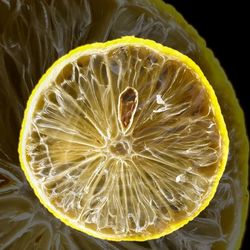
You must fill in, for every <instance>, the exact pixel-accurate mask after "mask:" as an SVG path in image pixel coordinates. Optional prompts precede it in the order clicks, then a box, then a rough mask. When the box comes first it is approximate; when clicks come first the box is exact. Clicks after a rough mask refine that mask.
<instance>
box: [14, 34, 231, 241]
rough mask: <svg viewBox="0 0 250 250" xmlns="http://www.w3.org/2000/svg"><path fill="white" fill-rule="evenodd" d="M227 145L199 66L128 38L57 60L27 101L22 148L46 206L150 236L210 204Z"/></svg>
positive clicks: (77, 219) (126, 233) (117, 232)
mask: <svg viewBox="0 0 250 250" xmlns="http://www.w3.org/2000/svg"><path fill="white" fill-rule="evenodd" d="M228 146H229V140H228V135H227V130H226V125H225V123H224V120H223V116H222V114H221V111H220V107H219V104H218V101H217V98H216V96H215V93H214V91H213V89H212V87H211V86H210V84H209V83H208V81H207V80H206V78H205V76H204V75H203V73H202V71H201V70H200V68H199V67H198V66H197V65H196V64H195V63H194V62H193V61H192V60H191V59H189V58H188V57H187V56H185V55H183V54H181V53H180V52H178V51H176V50H173V49H171V48H168V47H164V46H162V45H161V44H157V43H156V42H154V41H151V40H146V39H141V38H135V37H130V36H128V37H123V38H121V39H116V40H113V41H108V42H106V43H94V44H89V45H85V46H81V47H79V48H77V49H75V50H73V51H71V52H70V53H69V54H67V55H65V56H63V57H62V58H60V59H59V60H58V61H56V62H55V63H54V64H53V65H52V66H51V67H50V69H49V70H48V71H47V72H46V73H45V74H44V76H43V77H42V78H41V80H40V81H39V83H38V85H37V86H36V87H35V89H34V90H33V92H32V94H31V96H30V98H29V100H28V104H27V108H26V111H25V115H24V119H23V124H22V130H21V135H20V143H19V154H20V162H21V166H22V169H23V171H24V172H25V175H26V177H27V179H28V181H29V182H30V184H31V186H32V187H33V189H34V191H35V193H36V195H37V196H38V198H39V199H40V201H41V203H43V204H44V206H45V207H47V208H48V210H49V211H50V212H51V213H53V214H54V215H55V216H56V217H57V218H59V219H60V220H62V221H63V222H65V223H66V224H67V225H69V226H71V227H73V228H75V229H78V230H80V231H83V232H86V233H88V234H90V235H93V236H96V237H99V238H102V239H109V240H114V241H120V240H125V241H131V240H135V241H144V240H149V239H154V238H158V237H160V236H163V235H166V234H169V233H171V232H173V231H175V230H177V229H178V228H180V227H182V226H183V225H184V224H186V223H187V222H188V221H190V220H192V219H193V218H194V217H196V216H197V215H198V214H199V213H200V212H201V211H202V210H203V209H204V208H205V207H206V206H207V205H208V203H209V202H210V200H211V199H212V198H213V196H214V194H215V191H216V188H217V186H218V183H219V180H220V178H221V176H222V174H223V171H224V169H225V165H226V162H227V156H228Z"/></svg>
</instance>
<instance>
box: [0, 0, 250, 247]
mask: <svg viewBox="0 0 250 250" xmlns="http://www.w3.org/2000/svg"><path fill="white" fill-rule="evenodd" d="M172 3H173V5H174V6H171V5H169V4H164V3H163V1H162V0H129V1H128V0H119V1H117V0H102V1H100V0H91V1H90V0H85V1H78V0H72V1H67V0H65V1H46V0H41V1H22V0H21V1H18V2H17V1H1V0H0V44H1V46H0V65H1V67H0V68H1V70H0V79H1V81H0V86H1V90H0V117H1V119H0V131H2V132H0V203H1V204H0V210H1V212H0V225H1V227H0V249H9V250H16V249H35V248H38V249H60V250H61V249H81V250H83V249H84V250H85V249H86V250H89V249H95V250H103V249H110V250H117V249H120V250H125V249H126V250H131V249H137V250H156V249H157V250H158V249H187V250H193V249H197V250H211V249H213V250H229V249H230V250H232V249H240V247H241V239H242V237H243V234H244V229H245V225H246V217H247V208H248V200H249V199H248V189H247V186H248V166H249V161H248V157H249V145H248V139H247V135H246V128H245V124H244V114H243V112H242V110H241V107H240V105H239V102H238V100H237V97H236V95H235V93H234V90H233V88H232V85H231V83H230V81H229V80H228V77H227V76H226V74H225V71H224V70H223V68H222V67H221V65H220V63H219V61H218V59H217V58H216V57H215V55H214V54H213V52H212V51H211V50H210V49H209V48H208V47H207V45H206V42H205V40H204V39H203V38H202V37H201V36H200V35H199V34H198V32H197V31H196V30H195V29H194V27H192V26H191V25H190V24H189V23H188V22H187V21H186V20H185V19H184V18H183V16H182V15H181V14H180V13H179V12H178V11H177V10H178V9H177V10H176V9H175V8H174V7H176V6H178V5H175V3H174V1H172ZM235 8H236V10H237V9H238V10H240V9H239V8H241V7H239V5H235ZM103 10H105V11H103ZM192 11H194V10H190V13H191V12H192ZM203 11H204V14H207V15H209V13H208V10H205V9H200V14H202V13H203ZM217 13H218V10H217ZM229 13H230V10H228V14H227V16H229V15H230V14H229ZM182 14H183V13H182ZM231 14H232V15H233V12H231ZM184 17H185V16H184ZM185 18H186V17H185ZM187 18H188V16H187ZM225 19H226V17H225ZM207 20H210V19H207ZM201 21H202V20H201ZM231 22H234V23H239V25H238V27H242V25H241V24H240V22H239V19H237V18H236V19H234V20H233V21H231ZM212 23H214V22H212ZM212 23H211V24H209V26H210V27H212V26H213V25H212ZM198 31H199V30H198ZM125 35H135V36H137V37H143V38H148V39H151V40H155V41H157V42H159V43H162V44H163V45H166V46H168V47H172V48H174V49H176V50H178V51H180V52H182V53H183V54H186V55H188V57H190V58H191V59H192V60H193V61H195V63H196V64H198V65H199V67H200V68H201V69H202V71H203V73H204V75H205V76H206V78H207V79H208V81H209V83H210V84H211V85H212V87H213V89H214V90H215V93H216V96H217V98H218V101H219V103H220V107H221V111H222V114H223V116H224V120H225V123H226V126H227V130H228V134H229V138H230V150H229V157H228V161H227V166H226V169H225V171H224V174H223V177H222V178H221V180H220V183H219V186H218V188H217V191H216V194H215V196H214V198H213V199H212V201H211V202H210V204H209V206H207V208H206V209H204V210H203V211H202V212H201V213H200V214H199V216H197V217H196V218H195V219H194V220H192V221H190V222H189V223H188V224H187V225H185V226H183V227H182V228H180V229H179V230H176V231H175V232H173V233H171V234H168V235H167V236H165V237H162V238H160V239H157V240H151V241H144V242H109V241H105V240H100V239H97V238H93V237H90V236H88V235H86V234H83V233H81V232H79V231H77V230H74V229H72V228H71V227H68V226H66V225H65V224H64V223H61V222H60V220H58V219H56V218H55V217H54V216H53V215H51V214H50V213H49V212H48V211H47V210H46V209H45V208H44V206H42V205H41V203H40V202H39V200H38V199H37V197H36V196H35V195H34V192H33V190H32V189H31V188H30V185H29V184H28V183H27V181H26V178H25V176H24V175H23V171H21V168H20V164H19V159H18V153H17V144H18V135H19V132H20V125H21V121H22V118H23V111H24V108H25V106H26V102H27V99H28V97H29V96H30V93H31V91H32V89H33V88H34V85H35V84H36V83H37V82H38V80H39V78H40V77H41V75H42V74H44V72H45V70H46V69H47V68H49V67H50V65H51V64H52V63H53V62H54V61H55V60H56V59H57V58H58V57H60V56H62V55H64V54H66V53H67V52H68V51H69V50H70V49H72V48H75V47H78V46H80V45H83V44H86V43H90V42H95V41H99V42H103V41H106V40H112V39H115V38H119V37H121V36H125ZM217 39H219V37H218V38H217ZM236 39H237V34H235V35H234V36H233V40H229V41H228V43H227V45H229V44H231V48H237V45H236V44H239V43H240V42H239V43H236V44H235V43H233V41H237V40H236ZM241 45H242V44H241ZM210 46H212V45H211V43H210ZM223 50H224V51H225V48H224V49H223ZM234 54H237V53H234ZM217 56H219V55H217ZM234 57H236V56H235V55H234ZM234 57H233V58H234ZM233 58H232V60H231V65H232V70H233V69H234V68H237V65H238V64H237V63H238V60H233ZM219 59H220V60H221V59H222V60H223V57H222V58H220V57H219ZM233 65H235V66H236V67H234V66H233ZM227 70H228V73H229V77H231V78H232V76H231V74H230V73H231V72H230V69H227ZM241 78H242V76H241ZM231 80H232V79H231ZM243 83H244V81H243V82H241V81H240V78H239V79H238V80H237V81H236V82H234V85H236V84H237V85H239V86H243V85H244V84H243ZM240 88H241V87H240ZM246 236H247V235H246Z"/></svg>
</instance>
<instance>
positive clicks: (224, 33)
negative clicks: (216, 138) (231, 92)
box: [165, 0, 250, 250]
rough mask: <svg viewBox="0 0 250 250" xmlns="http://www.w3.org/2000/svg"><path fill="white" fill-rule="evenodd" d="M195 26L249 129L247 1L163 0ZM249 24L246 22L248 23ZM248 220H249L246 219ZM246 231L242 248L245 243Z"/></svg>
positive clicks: (249, 80)
mask: <svg viewBox="0 0 250 250" xmlns="http://www.w3.org/2000/svg"><path fill="white" fill-rule="evenodd" d="M165 2H167V3H170V4H172V5H173V6H174V7H175V8H176V9H177V10H178V11H179V12H180V13H181V14H182V15H183V16H184V18H185V19H186V20H187V21H188V22H189V23H190V24H191V25H193V26H194V27H195V29H196V30H197V31H198V32H199V34H200V35H201V36H202V37H203V38H204V39H205V40H206V42H207V46H208V47H209V48H211V49H212V50H213V52H214V54H215V56H216V57H217V58H218V59H219V61H220V63H221V65H222V67H223V68H224V70H225V72H226V74H227V76H228V78H229V80H230V81H231V82H232V84H233V87H234V89H235V92H236V95H237V97H238V99H239V102H240V105H241V107H242V108H243V111H244V113H245V118H246V123H247V124H246V125H247V128H248V129H247V130H248V131H250V109H249V106H250V105H249V104H248V103H249V102H250V90H249V89H250V88H248V86H249V85H250V56H249V48H250V42H249V38H247V35H250V8H249V7H247V1H239V0H238V1H229V0H228V1H223V0H217V1H208V0H207V1H205V0H165ZM247 23H249V25H247ZM248 221H249V219H248ZM249 233H250V227H249V222H248V230H247V232H246V234H245V239H244V243H243V245H242V250H245V249H248V247H247V246H246V244H247V241H248V242H249V240H248V239H247V235H248V234H249Z"/></svg>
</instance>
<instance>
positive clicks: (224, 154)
mask: <svg viewBox="0 0 250 250" xmlns="http://www.w3.org/2000/svg"><path fill="white" fill-rule="evenodd" d="M127 44H134V45H142V46H147V47H149V48H151V49H154V50H156V51H157V52H159V53H163V54H167V55H168V56H173V57H175V58H176V59H177V60H179V61H181V62H183V63H185V64H186V65H187V66H188V67H190V68H191V69H192V70H193V71H194V72H195V73H196V75H197V77H198V78H199V79H200V80H201V82H202V83H203V86H204V87H205V88H206V89H207V92H208V94H209V97H210V102H211V104H212V106H213V109H214V110H213V111H214V114H215V119H216V122H217V124H218V128H219V131H220V133H221V136H222V140H223V141H222V143H223V147H222V149H223V150H222V158H221V163H220V166H218V172H217V174H216V178H215V179H214V182H213V183H212V187H211V191H210V195H209V196H208V197H206V198H205V199H204V201H203V204H202V205H201V206H200V208H199V209H198V210H197V211H196V212H195V213H194V214H193V215H192V216H190V217H188V218H187V219H186V220H184V221H181V222H179V223H176V224H175V225H174V226H171V227H168V228H166V229H165V230H164V231H163V232H161V233H158V234H154V235H150V236H147V235H145V236H125V237H124V238H121V237H119V238H117V236H116V235H113V237H109V236H107V235H104V234H101V233H99V232H97V231H94V230H90V229H88V228H83V227H81V226H80V225H76V224H74V223H73V222H72V220H70V218H67V217H65V216H64V215H63V214H61V213H60V212H58V211H56V208H55V207H53V205H52V204H49V203H48V202H46V197H45V196H44V195H43V194H42V192H41V190H39V188H37V186H36V184H35V177H34V176H32V173H31V171H30V170H29V169H28V167H26V164H25V162H26V159H25V158H26V156H25V148H24V145H25V141H26V140H25V139H26V138H25V132H26V131H25V129H26V127H27V124H28V122H29V119H28V118H29V116H31V115H32V113H30V110H32V104H33V101H34V100H35V97H36V94H37V93H38V94H39V90H40V89H42V85H43V84H45V83H46V79H47V78H49V77H48V76H49V75H50V74H53V71H54V69H55V67H57V66H58V65H60V64H61V63H63V62H64V61H66V60H67V59H69V58H71V57H72V56H73V55H75V54H76V53H78V52H81V53H82V52H85V51H88V50H96V49H105V48H107V47H111V46H118V45H119V46H120V45H127ZM228 150H229V139H228V134H227V129H226V125H225V122H224V119H223V116H222V114H221V110H220V106H219V103H218V101H217V97H216V95H215V93H214V90H213V88H212V87H211V86H210V84H209V83H208V81H207V79H206V78H205V76H204V74H203V73H202V71H201V69H200V68H199V66H198V65H196V64H195V63H194V62H193V61H192V60H191V59H190V58H188V57H187V56H185V55H183V54H181V53H180V52H178V51H176V50H174V49H171V48H168V47H165V46H163V45H161V44H159V43H156V42H154V41H151V40H147V39H142V38H136V37H132V36H126V37H122V38H120V39H116V40H112V41H108V42H105V43H93V44H87V45H83V46H81V47H78V48H76V49H73V50H71V51H70V52H69V53H68V54H66V55H64V56H63V57H61V58H60V59H58V60H57V61H56V62H54V64H53V65H52V66H51V67H50V68H49V69H48V70H47V72H46V73H45V74H44V75H43V76H42V78H41V79H40V81H39V82H38V84H37V85H36V87H35V88H34V90H33V91H32V93H31V96H30V98H29V100H28V103H27V107H26V110H25V112H24V118H23V122H22V127H21V132H20V138H19V145H18V153H19V159H20V163H21V168H22V170H23V171H24V173H25V176H26V178H27V180H28V182H29V183H30V185H31V187H32V188H33V190H34V192H35V194H36V196H37V197H38V199H39V200H40V202H41V203H42V204H43V205H44V206H45V207H46V208H47V209H48V211H49V212H50V213H52V214H53V215H54V216H55V217H56V218H58V219H60V220H61V221H62V222H64V223H65V224H66V225H68V226H70V227H72V228H74V229H76V230H79V231H81V232H84V233H86V234H89V235H91V236H94V237H97V238H101V239H105V240H111V241H146V240H152V239H157V238H160V237H162V236H164V235H166V234H169V233H171V232H173V231H175V230H177V229H179V228H180V227H182V226H184V225H185V224H187V223H188V222H189V221H191V220H193V219H194V218H195V217H196V216H197V215H198V214H199V213H200V212H201V211H202V210H203V209H204V208H206V207H207V206H208V204H209V202H210V201H211V199H212V198H213V196H214V194H215V192H216V189H217V186H218V183H219V180H220V178H221V176H222V174H223V172H224V169H225V166H226V162H227V156H228Z"/></svg>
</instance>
